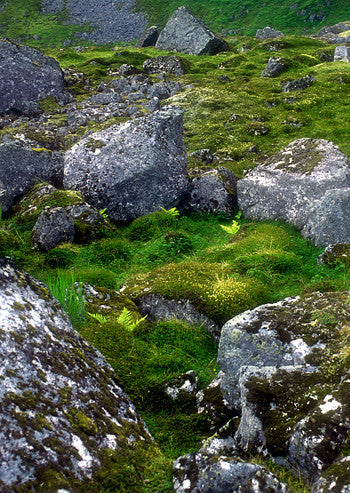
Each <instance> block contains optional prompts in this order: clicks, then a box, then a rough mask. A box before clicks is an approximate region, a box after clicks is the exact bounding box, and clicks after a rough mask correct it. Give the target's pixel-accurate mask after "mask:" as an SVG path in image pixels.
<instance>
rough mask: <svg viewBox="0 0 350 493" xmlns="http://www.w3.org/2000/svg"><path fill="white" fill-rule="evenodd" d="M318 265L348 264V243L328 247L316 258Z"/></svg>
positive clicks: (349, 259)
mask: <svg viewBox="0 0 350 493" xmlns="http://www.w3.org/2000/svg"><path fill="white" fill-rule="evenodd" d="M317 263H318V264H320V265H336V264H350V243H335V244H334V245H328V246H327V248H325V250H324V252H322V253H321V255H319V256H318V258H317Z"/></svg>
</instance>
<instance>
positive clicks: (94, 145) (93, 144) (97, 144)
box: [86, 138, 107, 152]
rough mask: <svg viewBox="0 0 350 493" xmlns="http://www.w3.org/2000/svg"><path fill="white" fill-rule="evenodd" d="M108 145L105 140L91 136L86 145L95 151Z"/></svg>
mask: <svg viewBox="0 0 350 493" xmlns="http://www.w3.org/2000/svg"><path fill="white" fill-rule="evenodd" d="M106 145H107V144H106V143H105V142H103V141H102V140H98V139H93V138H90V139H89V141H88V142H87V144H86V147H88V148H89V149H91V150H92V151H93V152H95V151H96V150H98V149H102V148H103V147H105V146H106Z"/></svg>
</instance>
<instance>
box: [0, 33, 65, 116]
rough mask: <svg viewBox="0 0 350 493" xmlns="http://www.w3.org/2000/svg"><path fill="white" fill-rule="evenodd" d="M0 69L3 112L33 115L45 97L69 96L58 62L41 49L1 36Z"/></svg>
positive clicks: (0, 104)
mask: <svg viewBox="0 0 350 493" xmlns="http://www.w3.org/2000/svg"><path fill="white" fill-rule="evenodd" d="M0 69H1V70H0V72H1V74H2V75H1V76H0V114H6V113H10V114H15V115H27V116H33V115H37V114H39V113H40V112H41V111H40V106H39V103H40V101H41V100H42V99H43V98H45V97H53V98H55V99H56V101H58V102H59V103H60V104H65V103H68V101H69V100H70V97H69V96H68V93H67V92H66V91H65V88H64V77H63V72H62V70H61V68H60V66H59V64H58V62H56V60H54V59H53V58H51V57H48V56H45V55H43V54H42V53H41V52H40V51H38V50H35V49H33V48H29V47H28V46H25V45H21V44H19V43H15V42H14V41H10V40H5V39H1V40H0Z"/></svg>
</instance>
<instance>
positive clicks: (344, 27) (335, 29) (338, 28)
mask: <svg viewBox="0 0 350 493" xmlns="http://www.w3.org/2000/svg"><path fill="white" fill-rule="evenodd" d="M349 29H350V23H349V22H338V23H337V24H334V25H333V26H324V27H322V29H320V30H319V31H318V33H317V36H318V37H319V38H322V37H323V36H325V35H327V34H329V33H331V34H340V33H343V32H345V31H348V30H349Z"/></svg>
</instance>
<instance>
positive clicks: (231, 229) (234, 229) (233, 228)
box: [220, 211, 242, 236]
mask: <svg viewBox="0 0 350 493" xmlns="http://www.w3.org/2000/svg"><path fill="white" fill-rule="evenodd" d="M241 215H242V213H241V211H239V212H238V214H236V215H235V217H234V219H233V221H232V224H231V225H230V226H224V225H222V224H220V227H221V228H222V229H223V230H224V231H225V232H226V233H228V234H229V235H232V236H233V235H235V234H236V233H238V231H239V229H240V227H241V224H240V222H239V220H240V218H241Z"/></svg>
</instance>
